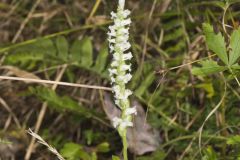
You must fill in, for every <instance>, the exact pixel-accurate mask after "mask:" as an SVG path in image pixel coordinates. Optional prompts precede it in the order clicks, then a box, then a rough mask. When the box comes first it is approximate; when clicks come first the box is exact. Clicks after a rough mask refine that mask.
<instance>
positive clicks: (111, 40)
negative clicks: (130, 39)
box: [108, 38, 116, 43]
mask: <svg viewBox="0 0 240 160" xmlns="http://www.w3.org/2000/svg"><path fill="white" fill-rule="evenodd" d="M108 41H109V43H116V39H114V38H112V39H111V38H108Z"/></svg>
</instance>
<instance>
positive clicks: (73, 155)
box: [60, 143, 91, 160]
mask: <svg viewBox="0 0 240 160" xmlns="http://www.w3.org/2000/svg"><path fill="white" fill-rule="evenodd" d="M60 154H61V155H62V156H63V157H64V158H66V159H67V160H80V159H81V160H91V156H90V155H89V154H88V153H87V152H86V151H84V150H83V147H82V146H81V145H79V144H76V143H66V144H65V145H64V146H63V148H62V149H61V150H60Z"/></svg>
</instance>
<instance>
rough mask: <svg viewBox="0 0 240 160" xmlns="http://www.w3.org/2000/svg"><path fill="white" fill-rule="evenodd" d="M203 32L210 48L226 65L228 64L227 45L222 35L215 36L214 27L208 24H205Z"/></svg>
mask: <svg viewBox="0 0 240 160" xmlns="http://www.w3.org/2000/svg"><path fill="white" fill-rule="evenodd" d="M203 30H204V33H205V36H206V42H207V45H208V48H209V49H210V50H211V51H213V52H214V53H216V54H217V55H218V57H219V58H220V59H221V60H222V61H223V62H224V63H225V64H228V56H227V51H226V45H225V41H224V37H223V36H222V34H221V33H218V34H215V33H214V31H213V27H212V26H211V25H210V24H208V23H204V24H203Z"/></svg>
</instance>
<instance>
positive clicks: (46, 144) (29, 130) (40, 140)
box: [28, 129, 65, 160]
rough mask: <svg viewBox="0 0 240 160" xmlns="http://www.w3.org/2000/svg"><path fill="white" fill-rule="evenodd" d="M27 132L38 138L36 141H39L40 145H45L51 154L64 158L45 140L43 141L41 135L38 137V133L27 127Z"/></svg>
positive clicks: (61, 159) (60, 159) (60, 158)
mask: <svg viewBox="0 0 240 160" xmlns="http://www.w3.org/2000/svg"><path fill="white" fill-rule="evenodd" d="M28 133H29V134H30V135H31V136H32V137H34V138H36V139H37V140H38V143H41V144H42V145H44V146H46V147H47V148H48V149H49V150H50V151H51V152H52V153H53V154H55V155H56V156H57V157H58V159H59V160H65V159H64V158H63V157H62V156H61V155H60V154H59V153H58V151H57V150H56V149H55V148H53V147H52V146H51V145H49V144H48V143H47V142H46V141H44V140H43V139H42V137H40V136H39V135H38V134H36V133H34V132H33V131H32V130H31V129H28Z"/></svg>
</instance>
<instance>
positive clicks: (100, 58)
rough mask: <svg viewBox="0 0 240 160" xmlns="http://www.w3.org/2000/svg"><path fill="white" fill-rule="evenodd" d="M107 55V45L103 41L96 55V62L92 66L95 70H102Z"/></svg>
mask: <svg viewBox="0 0 240 160" xmlns="http://www.w3.org/2000/svg"><path fill="white" fill-rule="evenodd" d="M107 56H108V45H107V44H106V43H105V44H104V45H103V46H102V48H101V50H100V52H99V54H98V56H97V59H96V63H95V66H94V68H95V69H96V71H97V72H102V71H103V70H104V69H105V67H106V61H107Z"/></svg>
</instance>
